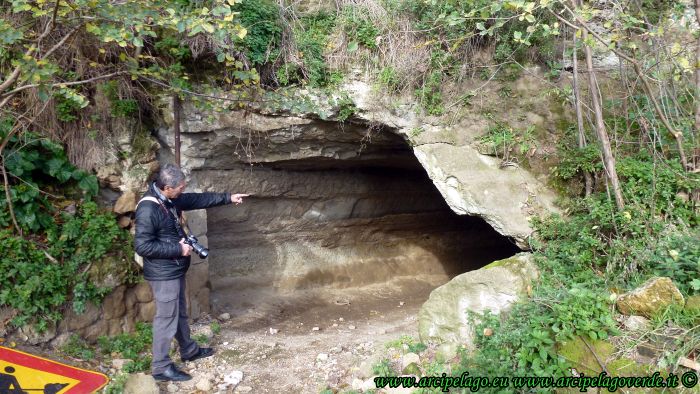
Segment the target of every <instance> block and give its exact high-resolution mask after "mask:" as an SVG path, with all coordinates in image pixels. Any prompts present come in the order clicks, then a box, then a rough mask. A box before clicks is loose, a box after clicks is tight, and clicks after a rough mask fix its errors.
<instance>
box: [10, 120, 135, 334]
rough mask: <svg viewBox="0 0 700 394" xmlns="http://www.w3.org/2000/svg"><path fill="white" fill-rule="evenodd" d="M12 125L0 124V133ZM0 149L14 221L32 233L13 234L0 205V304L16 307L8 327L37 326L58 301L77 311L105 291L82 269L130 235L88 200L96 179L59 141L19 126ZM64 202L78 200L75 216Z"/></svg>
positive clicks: (54, 312) (56, 310) (54, 316)
mask: <svg viewBox="0 0 700 394" xmlns="http://www.w3.org/2000/svg"><path fill="white" fill-rule="evenodd" d="M11 124H12V122H11V121H8V120H5V121H3V122H2V123H0V136H5V135H6V133H7V132H8V128H9V125H11ZM3 155H4V158H5V163H4V164H5V169H6V171H7V173H8V177H9V179H10V190H9V193H10V196H11V202H12V206H13V210H14V213H15V216H16V219H17V223H18V225H19V226H20V227H21V228H22V229H23V230H24V231H28V232H30V233H31V234H32V235H31V236H26V237H21V236H19V235H16V234H14V233H13V232H12V231H11V230H9V228H11V227H10V226H11V225H12V219H11V217H10V214H9V209H2V210H0V227H2V228H3V229H0V256H2V257H0V280H1V281H2V283H5V284H7V285H8V286H6V287H3V289H2V290H0V306H7V307H10V308H14V309H16V310H17V315H16V316H15V318H14V319H13V320H12V324H13V325H15V326H22V325H24V324H26V323H27V322H29V321H32V320H34V322H35V323H36V324H37V327H38V328H40V329H41V328H44V327H46V326H47V324H48V323H50V322H55V321H57V320H58V319H59V318H60V316H61V313H60V312H61V308H60V307H61V306H62V305H63V304H64V303H65V302H67V301H72V303H73V309H74V310H75V311H76V312H82V311H84V309H85V304H86V302H88V301H95V302H97V301H99V300H100V299H101V297H102V296H104V294H105V291H106V289H98V288H97V287H96V286H95V285H94V283H93V282H92V281H90V280H89V278H88V275H87V273H86V269H85V267H86V266H88V265H89V264H91V263H93V262H95V261H98V260H100V259H102V258H103V257H105V256H106V255H107V254H108V253H122V255H126V254H127V252H126V251H124V250H122V251H119V250H117V249H115V245H127V246H128V245H130V242H129V241H128V239H129V235H128V233H126V232H125V231H123V230H121V229H120V228H119V226H118V225H117V223H116V221H115V220H114V217H113V215H112V214H111V213H108V212H107V213H105V212H100V211H99V210H98V208H97V205H96V204H95V203H94V202H92V201H90V199H91V198H92V197H93V196H95V195H96V194H97V189H98V185H97V179H96V178H95V177H94V176H93V175H90V174H87V173H86V172H84V171H81V170H79V169H77V168H75V167H74V166H73V165H72V164H70V162H69V161H68V159H67V157H66V155H65V152H64V151H63V149H62V148H61V146H60V145H58V144H56V143H54V142H52V141H49V140H48V139H45V138H39V137H38V136H37V135H35V134H33V133H28V132H26V133H22V134H21V135H13V136H12V137H11V138H10V140H9V143H8V145H7V147H6V148H5V150H4V152H3ZM5 195H6V194H5V193H4V192H3V193H0V204H1V205H2V206H3V207H5V206H7V200H6V197H5ZM71 198H75V199H77V198H83V199H85V200H83V202H82V203H80V202H79V201H78V202H77V204H76V203H71V200H70V199H71ZM70 204H76V205H77V212H76V213H75V214H68V213H66V212H61V211H60V208H65V207H66V206H68V205H70Z"/></svg>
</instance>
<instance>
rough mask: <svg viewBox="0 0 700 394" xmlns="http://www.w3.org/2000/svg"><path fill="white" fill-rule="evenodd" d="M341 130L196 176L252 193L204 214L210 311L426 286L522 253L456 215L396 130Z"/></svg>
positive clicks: (477, 220) (475, 219) (476, 223)
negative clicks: (304, 295)
mask: <svg viewBox="0 0 700 394" xmlns="http://www.w3.org/2000/svg"><path fill="white" fill-rule="evenodd" d="M336 129H337V127H336ZM338 133H339V135H340V136H341V137H343V138H345V140H344V141H342V142H338V141H339V140H340V139H341V138H340V137H337V138H335V140H334V141H333V143H332V144H331V143H327V144H326V145H325V146H324V147H320V148H316V149H315V148H313V147H311V148H309V147H308V146H307V148H306V149H307V150H308V151H310V152H313V153H312V154H310V155H307V156H306V157H304V155H299V157H296V158H292V159H280V157H284V155H283V154H277V155H276V156H275V155H274V154H271V152H274V149H273V148H270V150H269V152H268V154H267V155H266V156H265V157H268V158H271V159H269V160H267V161H264V160H263V159H261V162H258V163H257V165H255V166H253V167H252V169H251V167H250V166H249V165H248V166H247V167H246V165H245V164H241V165H240V166H231V168H230V169H220V168H219V169H216V170H210V171H208V172H207V171H202V172H200V173H199V174H198V175H197V177H199V178H201V179H204V178H208V179H209V180H208V182H210V183H211V184H222V183H220V182H224V180H225V179H229V180H230V179H236V180H237V181H236V182H237V183H236V184H235V185H233V186H231V187H230V188H229V187H227V190H235V191H238V190H241V191H246V192H247V191H251V192H252V194H253V196H252V197H249V198H248V199H247V201H246V203H245V204H242V205H240V206H237V207H235V208H231V207H230V206H228V207H219V208H213V209H210V210H209V212H208V215H207V229H208V230H207V236H208V242H209V247H210V249H211V251H212V253H211V254H210V257H209V278H210V283H211V302H212V307H213V310H214V312H215V313H219V312H224V311H229V312H231V311H232V312H234V313H237V312H240V311H242V310H247V308H254V307H256V305H257V308H258V311H260V307H259V302H258V301H259V300H260V299H266V297H272V295H293V294H295V293H297V294H301V293H300V292H303V291H307V290H311V289H328V290H329V291H330V290H332V291H333V292H334V293H333V294H335V295H334V296H333V297H334V298H338V297H339V296H338V294H343V292H345V291H349V289H357V288H362V287H363V286H368V285H376V284H382V283H388V282H390V281H396V280H401V279H402V278H403V279H406V278H409V279H410V278H413V279H415V280H419V281H422V283H429V285H426V286H427V287H426V286H422V285H421V286H414V287H415V288H416V289H417V288H419V287H421V288H422V287H426V289H425V291H423V293H425V292H427V293H428V294H429V291H430V290H431V289H432V288H434V287H435V286H437V285H440V284H442V283H445V282H446V281H448V280H449V279H450V278H452V277H453V276H455V275H458V274H460V273H463V272H466V271H470V270H474V269H478V268H480V267H482V266H484V265H486V264H488V263H490V262H492V261H494V260H498V259H502V258H506V257H509V256H511V255H513V254H515V253H517V252H518V251H519V250H518V248H517V247H516V246H515V245H514V243H513V242H512V241H511V240H509V239H508V238H506V237H504V236H502V235H500V234H498V233H497V232H496V231H495V230H494V229H493V228H492V227H491V226H489V225H488V224H487V223H486V222H485V221H484V220H482V219H481V218H478V217H470V216H460V215H457V214H455V213H454V212H453V211H452V210H451V209H450V208H449V207H448V206H447V204H446V203H445V201H444V199H443V198H442V196H441V195H440V193H439V192H438V190H437V189H436V188H435V186H434V185H433V183H432V181H431V180H430V179H429V177H428V176H427V174H426V172H425V170H424V169H423V168H422V167H421V165H420V163H419V162H418V160H417V159H416V158H415V156H414V155H413V151H412V149H411V148H410V147H409V146H408V145H407V144H406V142H405V141H404V140H403V139H402V138H401V137H399V136H397V135H395V134H393V133H391V132H387V131H380V132H375V134H374V136H373V138H372V141H371V143H366V142H367V141H366V134H363V133H362V132H361V131H360V130H359V129H358V130H357V132H356V133H354V134H356V137H352V136H353V135H354V134H353V130H348V129H347V128H346V129H344V130H342V134H341V132H338ZM301 134H303V130H302V133H301ZM329 138H330V137H329ZM353 138H354V139H353ZM330 139H332V138H330ZM308 143H310V142H308V141H307V142H304V140H303V138H297V141H296V144H297V145H294V146H291V147H290V146H289V145H284V149H286V150H287V151H290V152H294V151H295V150H296V151H302V150H303V149H304V146H303V145H304V144H308ZM360 147H361V149H360V150H361V151H360V152H358V149H359V148H360ZM287 156H289V154H287ZM260 157H263V156H262V155H261V156H260ZM200 183H201V182H200ZM224 183H225V182H224ZM407 286H408V288H409V289H408V291H411V290H410V288H411V285H410V284H409V285H407ZM423 296H424V297H425V298H427V294H424V295H423ZM311 298H317V296H313V297H311ZM341 298H342V297H341ZM308 301H309V300H308V299H307V300H306V301H305V302H308ZM334 302H336V303H337V302H338V300H337V299H335V300H334ZM340 302H342V299H341V300H340Z"/></svg>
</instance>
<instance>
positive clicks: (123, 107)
mask: <svg viewBox="0 0 700 394" xmlns="http://www.w3.org/2000/svg"><path fill="white" fill-rule="evenodd" d="M99 88H100V89H101V90H102V92H103V94H104V95H105V96H107V98H108V99H109V102H110V110H111V114H112V116H114V117H128V116H133V115H135V114H138V111H139V106H138V102H137V101H136V100H134V99H122V98H120V97H119V91H118V86H117V81H109V82H105V83H103V84H101V85H100V87H99Z"/></svg>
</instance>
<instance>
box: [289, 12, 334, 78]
mask: <svg viewBox="0 0 700 394" xmlns="http://www.w3.org/2000/svg"><path fill="white" fill-rule="evenodd" d="M299 19H300V24H299V25H300V26H298V27H295V29H294V36H295V37H296V39H297V49H298V50H299V52H300V57H301V61H302V62H303V64H304V68H305V69H306V77H307V83H308V84H309V86H312V87H323V86H327V85H329V84H330V77H331V73H330V70H329V69H328V64H327V63H326V59H325V57H324V53H325V50H326V46H327V44H328V39H329V36H330V34H331V31H332V30H333V28H334V27H335V24H336V17H335V15H332V14H328V13H318V14H314V15H307V16H303V17H301V18H299Z"/></svg>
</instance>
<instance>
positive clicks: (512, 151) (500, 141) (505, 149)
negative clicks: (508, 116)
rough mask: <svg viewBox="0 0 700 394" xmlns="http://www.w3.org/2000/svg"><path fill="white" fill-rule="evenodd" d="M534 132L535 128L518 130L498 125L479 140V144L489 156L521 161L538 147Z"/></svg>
mask: <svg viewBox="0 0 700 394" xmlns="http://www.w3.org/2000/svg"><path fill="white" fill-rule="evenodd" d="M534 131H535V128H534V127H533V126H530V127H528V128H526V129H525V130H517V129H513V128H512V127H510V126H508V125H505V124H501V123H498V124H496V125H495V126H494V127H491V128H490V129H489V130H488V132H487V133H486V134H484V135H483V136H481V137H480V138H479V144H480V146H481V148H482V150H483V151H484V152H485V153H487V154H491V155H494V156H497V157H500V158H502V159H504V160H507V161H510V160H513V159H516V158H517V159H521V158H523V157H525V155H526V154H527V152H528V151H529V150H530V149H532V148H534V147H536V144H537V140H536V138H535V135H534Z"/></svg>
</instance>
